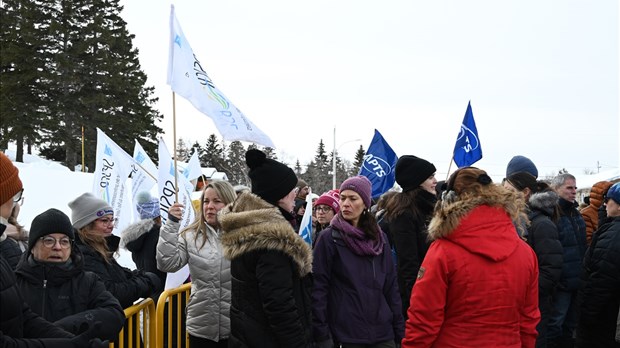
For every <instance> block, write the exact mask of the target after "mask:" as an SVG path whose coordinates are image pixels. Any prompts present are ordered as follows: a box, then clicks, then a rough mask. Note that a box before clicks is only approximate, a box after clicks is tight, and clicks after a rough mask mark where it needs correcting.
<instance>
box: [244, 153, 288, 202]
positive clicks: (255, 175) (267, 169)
mask: <svg viewBox="0 0 620 348" xmlns="http://www.w3.org/2000/svg"><path fill="white" fill-rule="evenodd" d="M245 163H246V164H247V165H248V168H250V171H249V172H248V176H249V177H250V180H251V181H252V193H254V194H256V195H258V196H259V197H260V198H262V199H264V200H266V201H267V202H269V203H271V204H273V205H277V202H278V200H280V199H281V198H284V196H286V195H287V194H289V193H290V192H291V191H292V190H293V189H294V188H295V186H297V175H295V172H294V171H293V170H292V169H291V168H289V167H288V166H287V165H284V164H282V163H280V162H278V161H276V160H272V159H271V158H267V155H265V153H264V152H262V151H260V150H256V149H251V150H248V151H247V152H246V153H245Z"/></svg>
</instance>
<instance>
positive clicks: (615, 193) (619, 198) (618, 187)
mask: <svg viewBox="0 0 620 348" xmlns="http://www.w3.org/2000/svg"><path fill="white" fill-rule="evenodd" d="M606 196H607V198H611V199H613V200H614V202H616V203H617V204H620V182H617V183H615V184H613V185H612V186H611V187H610V188H609V190H608V191H607V195H606Z"/></svg>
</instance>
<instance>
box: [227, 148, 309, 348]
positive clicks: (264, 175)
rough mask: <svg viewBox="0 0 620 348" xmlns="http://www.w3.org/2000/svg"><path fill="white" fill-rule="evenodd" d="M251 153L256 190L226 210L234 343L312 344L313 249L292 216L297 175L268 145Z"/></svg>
mask: <svg viewBox="0 0 620 348" xmlns="http://www.w3.org/2000/svg"><path fill="white" fill-rule="evenodd" d="M245 157H246V164H247V165H248V167H249V168H250V171H249V173H248V175H249V177H250V179H251V181H252V193H242V194H240V195H239V196H238V197H237V199H236V200H235V202H234V203H232V204H230V205H229V206H227V207H226V208H224V209H223V210H222V212H221V213H220V223H221V226H222V230H223V234H222V238H221V241H222V246H223V247H224V255H225V256H226V257H227V258H228V259H230V262H231V276H232V298H231V300H232V301H231V308H230V320H231V334H230V339H229V344H230V345H229V347H265V348H269V347H287V348H289V347H291V348H294V347H309V346H311V342H312V339H311V308H310V292H311V290H312V282H311V277H310V272H311V271H312V251H311V249H310V246H309V245H308V244H307V243H306V242H305V241H304V240H303V239H302V238H301V237H300V236H299V235H298V234H297V233H296V232H295V230H294V229H293V225H292V224H291V222H290V221H291V220H294V215H293V208H294V206H295V196H296V194H297V192H296V191H297V190H296V185H297V177H296V176H295V172H293V170H292V169H291V168H289V167H287V166H286V165H284V164H282V163H280V162H278V161H275V160H272V159H269V158H267V157H266V155H265V153H263V152H262V151H259V150H256V149H252V150H249V151H247V152H246V154H245Z"/></svg>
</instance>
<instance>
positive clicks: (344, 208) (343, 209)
mask: <svg viewBox="0 0 620 348" xmlns="http://www.w3.org/2000/svg"><path fill="white" fill-rule="evenodd" d="M365 209H366V206H365V205H364V201H363V200H362V197H360V195H359V194H357V192H355V191H353V190H344V191H342V192H340V213H341V214H342V217H343V218H344V219H345V220H347V221H348V222H349V223H350V224H351V225H353V226H356V227H357V222H358V221H359V219H360V216H361V215H362V213H363V212H364V210H365Z"/></svg>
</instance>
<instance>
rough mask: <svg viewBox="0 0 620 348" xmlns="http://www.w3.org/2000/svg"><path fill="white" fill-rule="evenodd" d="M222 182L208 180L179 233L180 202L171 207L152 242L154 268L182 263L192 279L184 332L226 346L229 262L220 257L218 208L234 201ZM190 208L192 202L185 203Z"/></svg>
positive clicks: (200, 343) (195, 343)
mask: <svg viewBox="0 0 620 348" xmlns="http://www.w3.org/2000/svg"><path fill="white" fill-rule="evenodd" d="M235 198H236V194H235V190H234V189H233V187H232V185H230V184H229V183H228V182H226V181H213V182H211V183H209V184H208V185H207V186H206V187H205V189H204V190H203V191H202V194H201V195H200V210H199V211H198V212H197V214H196V220H195V221H194V222H192V224H190V225H189V226H188V227H187V228H185V229H183V230H182V231H181V232H180V233H179V227H180V225H179V221H180V220H181V216H182V209H184V208H185V207H184V206H183V205H182V204H179V203H175V204H173V205H172V206H171V207H170V210H169V213H168V221H167V222H166V224H165V225H164V226H163V227H162V229H161V232H160V234H159V241H158V243H157V268H159V269H160V270H162V271H165V272H175V271H177V270H179V269H181V268H182V267H183V266H185V265H186V264H187V265H189V272H190V276H191V279H192V289H191V296H190V300H189V304H188V305H187V332H188V333H189V342H190V346H192V347H227V346H228V336H229V335H230V314H229V312H230V290H231V278H230V261H228V260H227V259H225V258H224V255H223V252H222V245H221V243H220V239H219V233H220V228H219V224H218V221H217V212H218V211H219V210H220V209H222V208H223V207H225V206H226V205H227V204H228V203H231V202H233V201H234V200H235ZM188 209H192V207H188Z"/></svg>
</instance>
